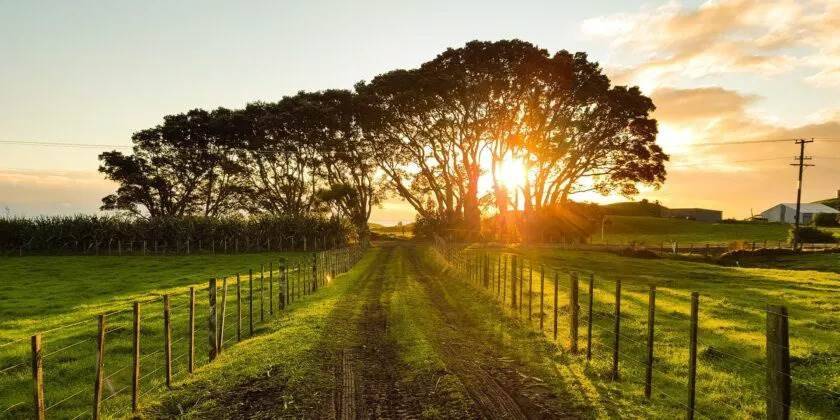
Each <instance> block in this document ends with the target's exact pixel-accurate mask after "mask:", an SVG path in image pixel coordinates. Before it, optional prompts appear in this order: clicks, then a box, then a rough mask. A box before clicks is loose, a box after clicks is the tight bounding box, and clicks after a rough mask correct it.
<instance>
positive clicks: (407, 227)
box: [368, 223, 414, 234]
mask: <svg viewBox="0 0 840 420" xmlns="http://www.w3.org/2000/svg"><path fill="white" fill-rule="evenodd" d="M368 227H369V228H370V230H371V231H372V232H378V233H402V232H403V231H405V233H406V234H410V233H411V232H413V231H414V223H406V224H404V225H402V226H399V225H394V226H385V225H382V224H379V223H368Z"/></svg>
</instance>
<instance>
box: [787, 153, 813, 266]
mask: <svg viewBox="0 0 840 420" xmlns="http://www.w3.org/2000/svg"><path fill="white" fill-rule="evenodd" d="M813 142H814V139H811V140H806V139H797V140H796V142H795V143H796V144H798V145H799V156H798V157H794V159H798V160H799V162H798V163H791V164H790V166H799V182H798V183H797V186H796V219H795V220H794V228H793V250H794V251H795V250H797V249H799V214H800V208H801V206H802V173H803V172H804V169H805V167H806V166H814V165H812V164H807V163H805V161H806V160H811V157H810V156H807V157H806V156H805V144H807V143H813Z"/></svg>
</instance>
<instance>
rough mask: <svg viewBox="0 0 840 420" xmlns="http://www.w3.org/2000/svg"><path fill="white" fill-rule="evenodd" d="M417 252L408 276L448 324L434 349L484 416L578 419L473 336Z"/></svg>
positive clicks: (463, 316) (413, 252)
mask: <svg viewBox="0 0 840 420" xmlns="http://www.w3.org/2000/svg"><path fill="white" fill-rule="evenodd" d="M416 253H417V249H416V248H412V249H410V250H409V252H408V254H409V257H408V259H409V265H410V268H409V271H410V272H411V273H412V274H414V275H416V276H417V279H418V281H419V282H420V283H421V284H422V285H423V287H424V288H425V289H426V291H427V293H428V294H429V297H430V301H431V302H433V305H434V309H436V310H437V311H438V312H439V314H440V316H441V319H443V320H445V321H446V323H447V325H444V326H441V331H440V334H439V335H438V336H437V337H435V338H436V340H435V343H434V344H435V345H436V347H437V348H438V350H439V353H440V355H441V357H442V358H443V360H444V363H445V364H446V365H447V367H448V368H449V369H451V370H452V371H453V373H455V374H456V376H458V378H459V379H460V380H461V382H462V383H463V384H464V386H465V388H466V389H467V391H468V392H469V393H470V395H471V397H472V398H473V399H474V400H475V402H476V404H477V405H478V407H479V408H480V410H481V415H483V416H484V417H486V418H493V419H496V418H500V419H501V418H504V419H549V418H550V419H557V418H578V417H577V416H576V415H573V414H568V413H566V412H565V410H564V409H563V405H562V402H561V401H559V399H558V398H557V396H556V394H554V393H553V392H552V391H551V390H550V389H548V387H546V386H545V385H543V384H541V383H539V382H536V381H529V380H527V379H526V378H528V376H527V375H522V374H521V373H520V372H519V371H518V370H517V369H515V368H508V367H505V366H500V365H501V363H502V362H501V360H502V358H501V357H499V356H498V355H497V354H495V353H496V352H495V351H494V349H493V348H491V346H490V345H488V344H487V343H486V342H485V340H483V339H482V337H478V336H477V335H476V334H475V333H474V331H477V329H476V328H475V327H474V326H471V325H469V321H468V317H467V315H466V314H463V313H462V309H460V308H458V307H455V306H453V305H451V304H449V303H448V302H447V300H446V299H445V298H444V296H445V291H444V290H443V285H442V284H441V282H440V280H439V279H437V278H436V277H434V275H430V274H429V273H428V272H429V268H428V267H425V266H424V265H423V263H422V262H421V261H420V260H419V258H418V256H417V255H416Z"/></svg>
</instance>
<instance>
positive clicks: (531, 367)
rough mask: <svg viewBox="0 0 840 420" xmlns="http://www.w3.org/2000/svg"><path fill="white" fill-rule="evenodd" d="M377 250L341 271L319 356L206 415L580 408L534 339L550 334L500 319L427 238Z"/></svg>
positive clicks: (495, 413)
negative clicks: (436, 255) (511, 330)
mask: <svg viewBox="0 0 840 420" xmlns="http://www.w3.org/2000/svg"><path fill="white" fill-rule="evenodd" d="M370 252H371V253H374V254H375V255H374V256H373V257H372V261H371V262H370V263H369V264H367V265H366V266H365V268H364V269H363V270H360V271H359V272H356V273H354V274H353V275H350V276H347V277H346V278H340V279H338V280H337V281H339V282H348V283H347V284H346V285H345V289H343V291H342V293H341V295H340V297H339V298H337V299H336V300H335V302H334V303H333V304H331V306H330V309H329V313H328V315H325V317H326V318H325V319H324V320H323V325H324V327H323V329H322V330H319V331H320V333H319V335H318V336H317V339H316V340H314V341H313V342H312V343H310V344H311V346H310V347H309V350H307V352H306V353H302V354H301V357H303V358H305V359H307V360H317V363H314V364H313V366H314V367H312V368H309V370H305V369H304V370H302V371H301V372H296V373H289V374H286V375H285V376H284V375H275V374H273V375H272V377H271V378H260V379H255V380H254V381H250V382H248V383H247V384H241V385H235V386H234V387H232V389H230V390H229V391H228V392H225V393H224V401H223V403H219V404H209V405H208V406H209V407H225V409H224V411H222V410H218V411H217V410H216V408H211V409H209V411H202V412H201V413H200V414H201V416H205V415H211V416H216V417H247V418H277V417H292V418H300V417H305V418H340V419H356V418H361V419H380V418H491V419H541V418H578V417H579V415H578V413H579V412H580V410H579V409H578V408H576V407H575V406H574V404H573V403H571V402H569V399H568V398H565V397H564V396H563V390H562V389H558V387H557V386H556V384H558V383H560V382H562V381H560V380H557V378H551V377H550V376H551V375H552V373H551V372H556V370H553V369H546V368H544V367H545V365H546V363H544V362H545V360H544V359H545V357H544V355H542V354H539V350H533V349H538V348H540V347H544V346H543V345H542V344H539V345H531V346H528V345H525V344H524V343H523V342H522V341H521V340H520V341H516V340H511V335H510V334H508V333H505V332H504V331H501V330H499V328H501V327H500V326H501V325H502V324H503V322H501V321H500V320H496V319H493V318H494V317H495V316H497V315H498V314H495V312H494V311H495V308H492V307H491V306H492V305H489V304H486V302H484V303H482V302H481V301H472V300H471V299H472V298H470V296H474V295H475V294H474V293H473V292H472V291H470V290H469V288H468V286H466V285H465V284H463V282H460V281H457V280H455V279H453V278H451V277H449V276H448V275H447V274H446V271H445V268H446V267H445V266H441V265H440V264H439V261H437V263H436V262H435V261H434V260H433V256H432V255H430V254H429V252H430V251H429V250H428V249H427V248H424V247H421V246H417V245H413V244H408V243H392V244H383V245H380V246H378V247H376V248H375V249H373V250H371V251H370ZM467 301H469V302H467ZM467 303H469V304H467ZM482 305H483V306H482ZM496 312H497V311H496ZM292 316H294V315H292ZM499 316H500V315H499ZM278 351H279V352H281V353H282V349H278ZM540 366H542V368H541V367H540ZM294 374H297V375H298V376H297V377H296V378H297V379H294V380H291V379H288V377H289V376H293V375H294ZM277 378H281V379H277ZM288 401H294V402H296V403H295V404H289V403H288ZM230 407H234V409H231V408H230Z"/></svg>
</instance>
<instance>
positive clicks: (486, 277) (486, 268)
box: [482, 253, 490, 289]
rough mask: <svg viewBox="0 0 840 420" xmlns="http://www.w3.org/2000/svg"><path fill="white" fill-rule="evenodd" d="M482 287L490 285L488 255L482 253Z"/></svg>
mask: <svg viewBox="0 0 840 420" xmlns="http://www.w3.org/2000/svg"><path fill="white" fill-rule="evenodd" d="M482 275H483V279H484V288H485V289H487V288H489V287H490V257H488V256H487V254H486V253H485V254H484V270H483V273H482Z"/></svg>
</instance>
